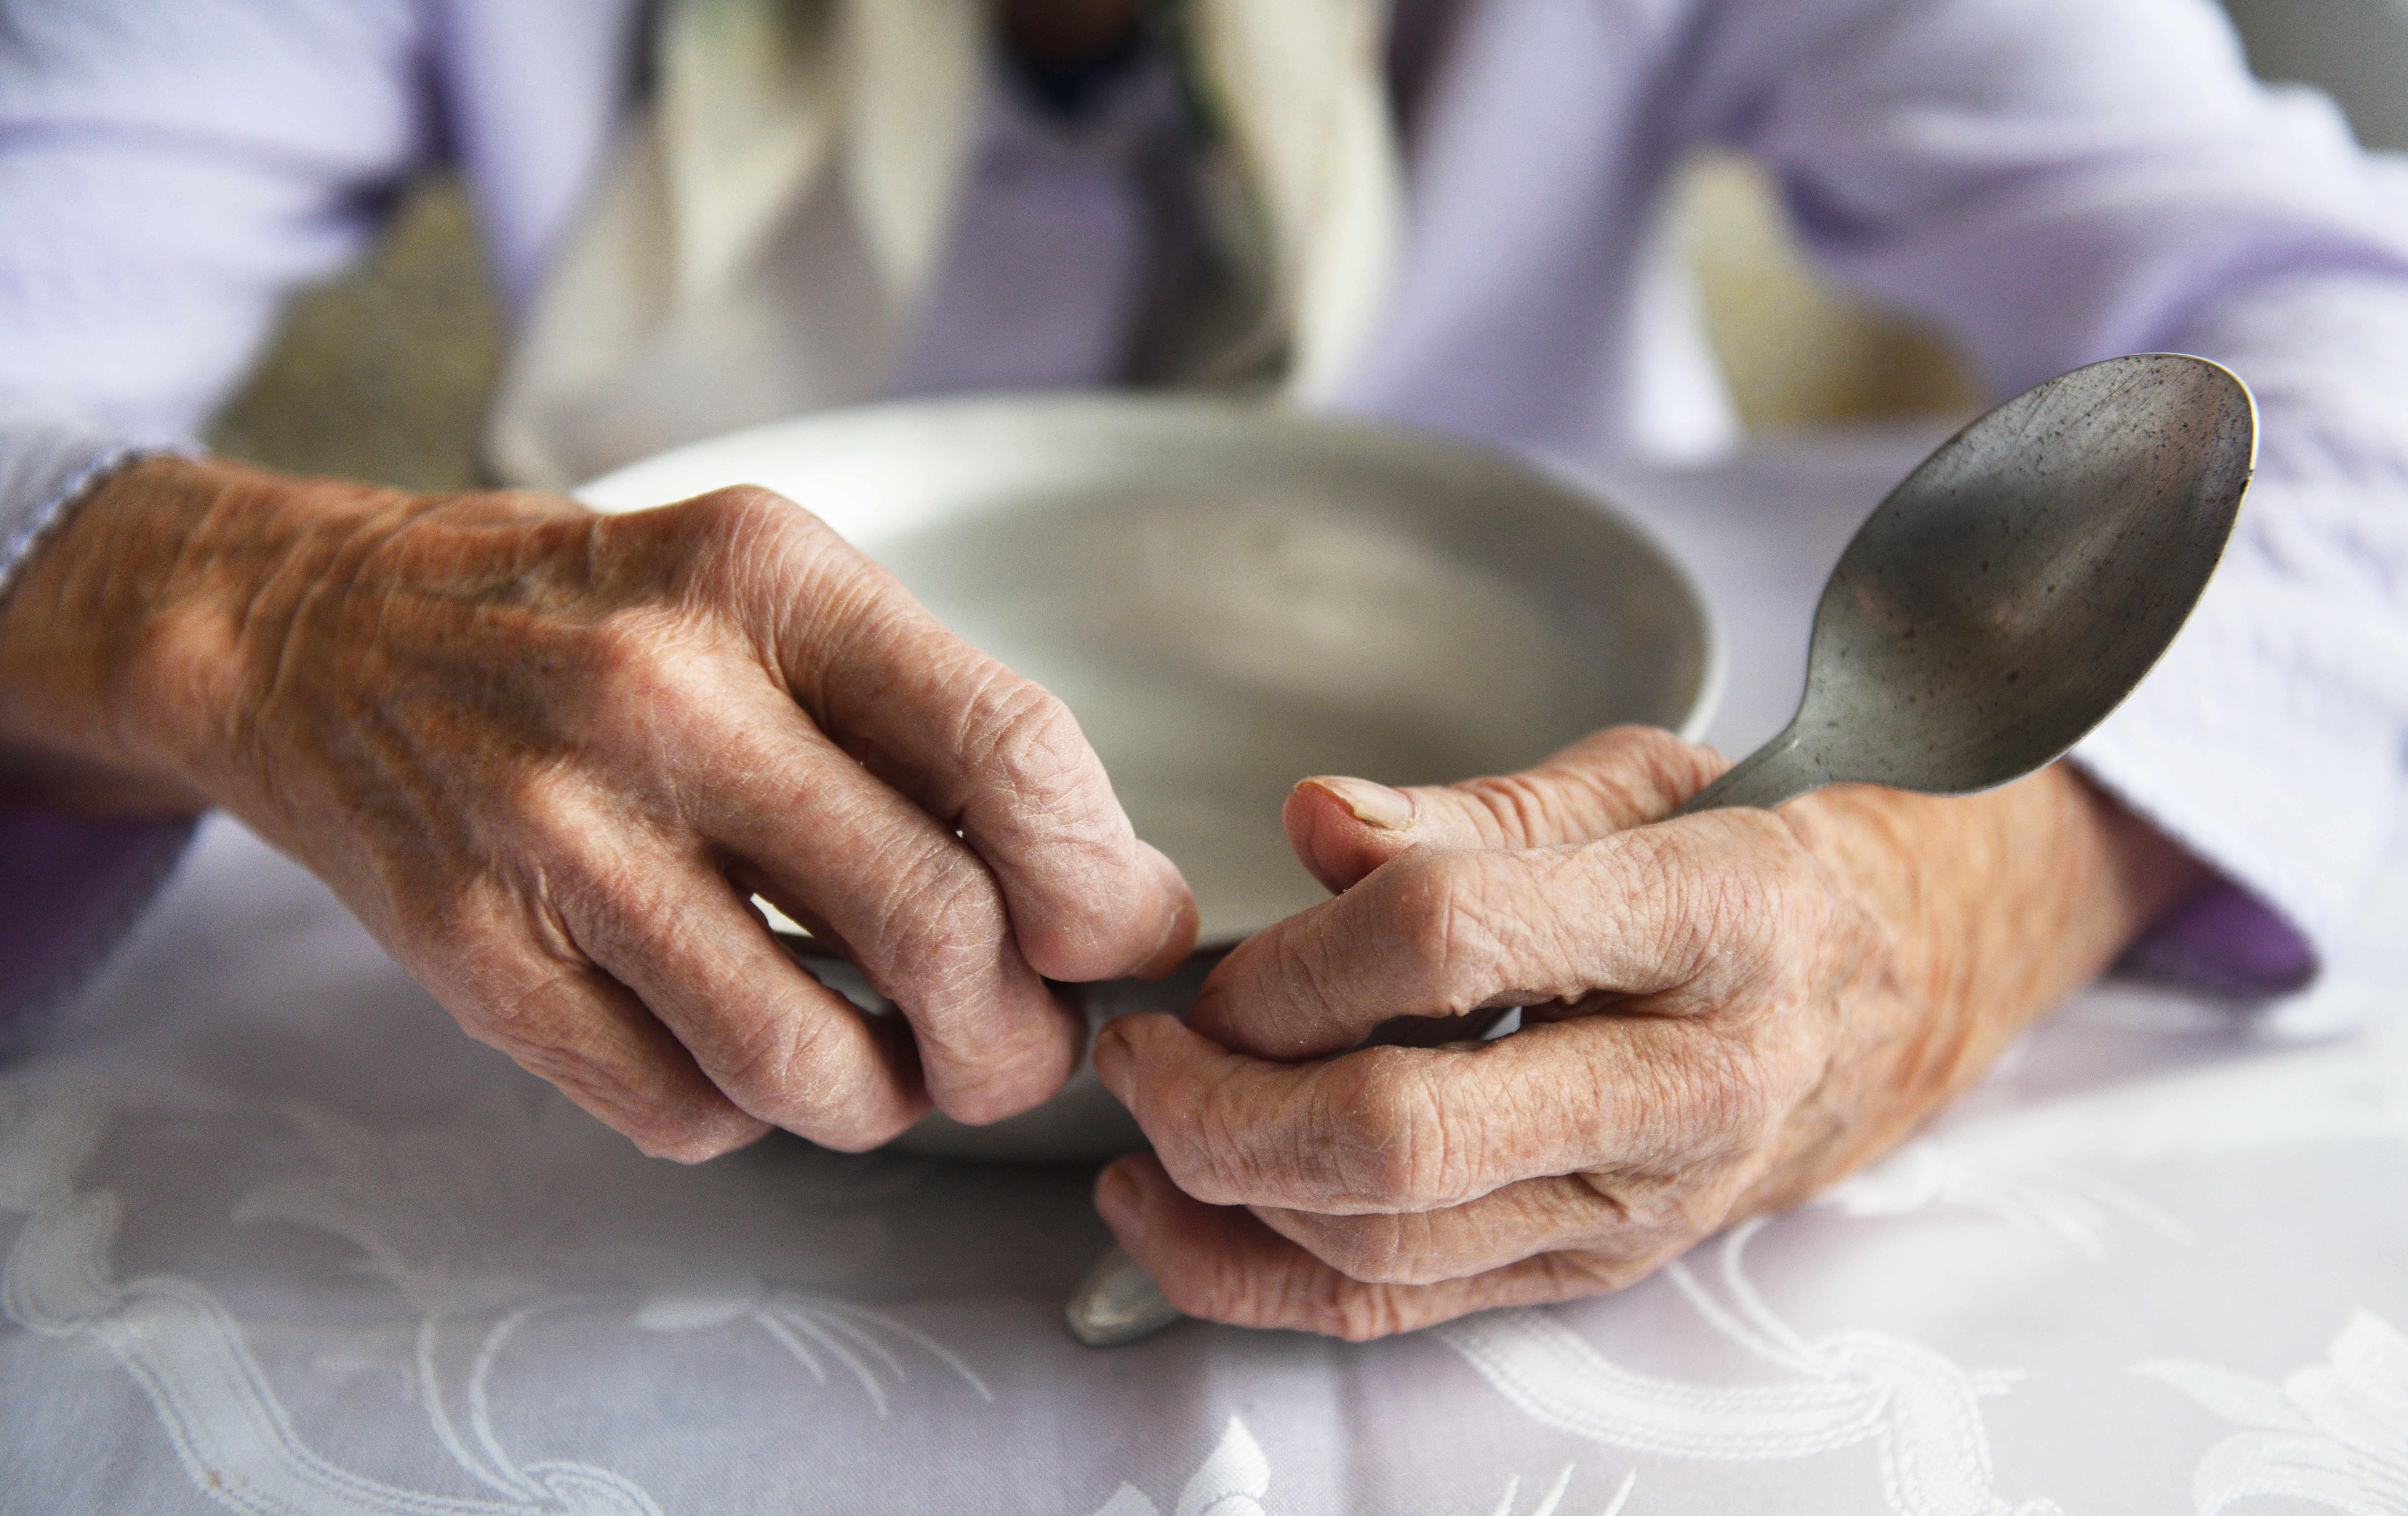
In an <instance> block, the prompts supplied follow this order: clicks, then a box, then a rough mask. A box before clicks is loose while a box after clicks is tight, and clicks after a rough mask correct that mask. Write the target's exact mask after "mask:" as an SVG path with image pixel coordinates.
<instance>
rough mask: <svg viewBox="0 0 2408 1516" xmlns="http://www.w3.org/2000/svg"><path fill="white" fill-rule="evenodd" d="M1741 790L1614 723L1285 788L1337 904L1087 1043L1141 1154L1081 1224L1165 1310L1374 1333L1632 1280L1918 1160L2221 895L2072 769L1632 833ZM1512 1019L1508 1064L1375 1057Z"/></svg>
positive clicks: (1490, 1045)
mask: <svg viewBox="0 0 2408 1516" xmlns="http://www.w3.org/2000/svg"><path fill="white" fill-rule="evenodd" d="M1724 766H1725V765H1724V762H1723V760H1722V759H1721V758H1720V757H1719V756H1718V755H1717V754H1715V753H1714V752H1713V751H1711V750H1708V749H1705V748H1701V747H1698V746H1696V745H1693V744H1689V743H1685V742H1683V741H1681V740H1680V739H1678V738H1676V737H1671V736H1670V735H1669V734H1667V733H1662V732H1656V731H1649V730H1641V729H1636V728H1619V729H1615V730H1613V731H1608V732H1603V733H1600V734H1598V735H1597V736H1596V737H1590V738H1588V739H1587V740H1585V741H1584V742H1582V743H1579V744H1577V745H1575V746H1574V747H1572V748H1570V749H1568V750H1567V751H1564V752H1562V753H1560V754H1558V755H1557V756H1556V757H1555V758H1554V759H1553V760H1551V761H1550V762H1549V763H1547V764H1546V765H1543V766H1541V767H1539V768H1536V769H1532V770H1530V771H1528V772H1527V773H1523V774H1518V775H1514V776H1512V777H1510V778H1505V779H1477V780H1473V781H1471V782H1469V783H1465V784H1458V785H1455V786H1453V787H1451V788H1446V789H1421V790H1414V791H1412V792H1410V793H1405V792H1398V791H1393V790H1385V789H1383V788H1381V787H1379V786H1376V785H1368V784H1365V783H1363V782H1362V781H1360V780H1353V779H1326V780H1309V781H1307V782H1306V783H1305V784H1303V785H1300V786H1298V788H1297V793H1296V794H1295V795H1294V797H1292V798H1291V800H1290V801H1289V805H1288V811H1287V822H1288V831H1289V836H1290V838H1291V840H1292V841H1293V842H1294V844H1295V846H1296V849H1297V855H1298V856H1299V857H1300V858H1302V859H1303V860H1304V861H1305V863H1306V865H1308V866H1309V867H1311V868H1312V870H1313V871H1314V873H1315V874H1316V875H1318V876H1319V877H1320V878H1321V880H1322V881H1323V882H1324V883H1325V884H1326V885H1328V886H1329V887H1330V888H1331V889H1332V890H1334V891H1339V892H1342V893H1340V894H1339V895H1338V897H1337V898H1336V899H1334V900H1331V901H1329V902H1327V903H1326V904H1324V905H1322V906H1318V907H1316V908H1312V909H1311V910H1308V911H1305V912H1303V913H1302V914H1300V915H1297V916H1296V917H1293V918H1291V919H1289V920H1288V921H1286V922H1282V923H1280V924H1279V925H1277V926H1275V927H1273V928H1271V929H1270V930H1269V931H1266V932H1264V933H1262V934H1260V935H1258V936H1256V937H1254V938H1252V939H1250V940H1249V941H1247V942H1246V943H1245V944H1244V945H1243V946H1241V947H1240V948H1239V949H1238V951H1235V952H1233V953H1232V954H1230V956H1229V957H1228V959H1227V960H1226V962H1224V963H1223V964H1222V965H1220V967H1219V968H1218V969H1217V970H1216V971H1215V972H1214V974H1213V976H1212V977H1211V980H1209V981H1208V982H1207V983H1206V985H1205V988H1204V992H1203V994H1202V996H1201V997H1200V999H1199V1000H1198V1002H1197V1006H1196V1007H1195V1008H1194V1009H1193V1011H1192V1012H1191V1013H1190V1015H1189V1017H1188V1020H1187V1023H1186V1024H1184V1025H1183V1024H1182V1023H1180V1022H1179V1021H1178V1020H1176V1019H1174V1018H1172V1017H1168V1016H1159V1015H1156V1016H1131V1017H1125V1018H1123V1019H1121V1020H1119V1021H1116V1022H1114V1023H1111V1025H1110V1026H1108V1027H1107V1028H1106V1029H1105V1030H1104V1032H1103V1034H1102V1035H1101V1036H1100V1037H1098V1039H1097V1048H1096V1051H1095V1060H1096V1066H1097V1070H1098V1071H1099V1072H1100V1073H1101V1074H1102V1076H1103V1078H1104V1080H1105V1081H1106V1083H1107V1084H1109V1085H1110V1086H1111V1089H1112V1090H1113V1092H1114V1093H1115V1094H1118V1095H1119V1096H1120V1098H1121V1099H1122V1101H1123V1102H1124V1103H1125V1104H1127V1105H1128V1106H1129V1108H1131V1109H1132V1110H1133V1111H1134V1112H1135V1113H1136V1115H1137V1118H1138V1120H1139V1122H1140V1124H1141V1125H1142V1126H1143V1127H1144V1129H1145V1132H1146V1135H1147V1136H1148V1137H1150V1138H1152V1139H1153V1142H1154V1150H1155V1151H1154V1155H1147V1156H1140V1157H1132V1158H1125V1159H1123V1160H1121V1161H1120V1162H1118V1163H1117V1164H1115V1165H1114V1166H1111V1168H1109V1169H1107V1170H1106V1171H1105V1173H1104V1175H1103V1177H1102V1179H1101V1180H1099V1182H1098V1185H1097V1205H1098V1207H1099V1209H1101V1210H1102V1212H1103V1215H1104V1217H1105V1219H1106V1221H1107V1222H1109V1223H1111V1227H1112V1230H1113V1232H1114V1233H1115V1234H1116V1235H1117V1236H1118V1237H1119V1238H1120V1240H1121V1243H1122V1245H1123V1246H1125V1248H1126V1249H1127V1250H1128V1251H1129V1252H1130V1253H1131V1254H1132V1255H1134V1256H1135V1258H1136V1259H1137V1260H1138V1262H1139V1263H1140V1264H1141V1265H1143V1266H1145V1267H1146V1269H1147V1270H1148V1271H1149V1272H1151V1273H1152V1274H1153V1275H1154V1279H1155V1280H1157V1281H1158V1282H1159V1283H1160V1284H1161V1286H1162V1288H1163V1291H1164V1293H1165V1294H1167V1295H1168V1297H1169V1299H1170V1300H1171V1302H1172V1303H1173V1304H1175V1305H1177V1306H1178V1307H1179V1308H1180V1309H1182V1310H1184V1311H1186V1312H1188V1313H1189V1314H1191V1315H1197V1316H1203V1317H1207V1318H1211V1319H1212V1320H1216V1321H1225V1322H1235V1323H1244V1324H1249V1325H1257V1326H1286V1327H1300V1328H1304V1329H1307V1330H1312V1331H1318V1332H1326V1333H1333V1334H1337V1335H1340V1336H1344V1337H1374V1336H1378V1335H1380V1334H1383V1333H1387V1332H1395V1331H1402V1330H1408V1329H1411V1328H1412V1327H1416V1326H1421V1325H1425V1324H1427V1323H1432V1322H1438V1321H1443V1320H1445V1319H1447V1318H1448V1317H1451V1316H1455V1315H1459V1314H1461V1313H1462V1312H1465V1311H1469V1310H1476V1309H1482V1308H1484V1307H1490V1306H1500V1305H1509V1304H1517V1303H1532V1302H1541V1301H1553V1300H1563V1299H1569V1298H1572V1297H1576V1296H1580V1295H1586V1294H1598V1293H1600V1292H1603V1291H1607V1290H1612V1289H1615V1288H1617V1287H1619V1286H1621V1285H1624V1284H1627V1283H1629V1282H1631V1281H1632V1280H1637V1279H1639V1278H1641V1277H1642V1276H1644V1275H1645V1274H1647V1273H1649V1272H1650V1271H1652V1270H1653V1269H1655V1268H1656V1267H1657V1266H1660V1265H1662V1264H1664V1263H1665V1262H1666V1261H1668V1260H1670V1259H1671V1258H1673V1257H1675V1256H1677V1255H1678V1254H1679V1253H1680V1252H1681V1251H1683V1250H1684V1249H1686V1248H1687V1247H1689V1246H1690V1245H1691V1244H1693V1243H1695V1242H1697V1241H1698V1240H1699V1239H1700V1238H1701V1237H1705V1236H1707V1235H1708V1234H1710V1233H1712V1232H1713V1231H1714V1230H1716V1229H1717V1228H1719V1227H1721V1226H1723V1225H1725V1224H1726V1223H1729V1222H1732V1221H1736V1220H1738V1219H1740V1218H1742V1217H1744V1216H1746V1215H1748V1214H1750V1213H1751V1212H1755V1211H1760V1210H1765V1209H1773V1208H1777V1207H1781V1206H1785V1205H1788V1204H1791V1203H1793V1202H1796V1201H1798V1200H1800V1199H1802V1198H1804V1197H1805V1196H1807V1195H1809V1194H1813V1192H1814V1191H1815V1190H1816V1189H1817V1188H1819V1187H1821V1186H1822V1185H1825V1184H1828V1183H1829V1182H1830V1181H1831V1180H1835V1179H1837V1178H1839V1177H1840V1176H1842V1174H1844V1173H1846V1172H1847V1171H1848V1170H1849V1169H1851V1168H1852V1167H1854V1166H1857V1165H1859V1164H1862V1163H1864V1162H1865V1161H1867V1160H1868V1159H1870V1158H1871V1157H1873V1156H1875V1155H1876V1154H1878V1153H1880V1152H1881V1151H1883V1150H1884V1149H1885V1148H1887V1147H1888V1146H1890V1145H1891V1144H1893V1143H1895V1142H1896V1141H1898V1140H1899V1138H1900V1137H1903V1136H1904V1135H1905V1134H1906V1133H1907V1132H1908V1131H1909V1130H1910V1129H1911V1128H1913V1127H1914V1124H1915V1123H1917V1122H1919V1121H1921V1120H1922V1119H1923V1118H1924V1117H1926V1116H1927V1115H1928V1114H1929V1113H1931V1112H1932V1111H1933V1110H1934V1109H1935V1108H1937V1107H1939V1106H1940V1105H1941V1104H1942V1102H1944V1101H1946V1100H1947V1099H1948V1098H1949V1097H1950V1096H1951V1095H1952V1094H1956V1093H1957V1092H1958V1091H1960V1090H1962V1089H1963V1088H1964V1087H1965V1086H1966V1085H1967V1083H1968V1082H1970V1081H1971V1080H1973V1079H1975V1078H1976V1077H1978V1076H1979V1075H1980V1073H1981V1072H1982V1070H1983V1069H1984V1068H1985V1066H1987V1065H1988V1064H1989V1063H1990V1061H1991V1060H1992V1059H1993V1058H1994V1057H1995V1056H1996V1055H1997V1054H1998V1053H1999V1051H2000V1049H2001V1048H2002V1047H2004V1046H2005V1045H2006V1043H2007V1042H2008V1041H2009V1040H2010V1039H2011V1038H2013V1037H2014V1036H2015V1035H2016V1034H2017V1032H2019V1031H2020V1030H2021V1029H2022V1028H2023V1027H2024V1026H2025V1025H2026V1024H2027V1023H2029V1022H2030V1021H2031V1019H2032V1018H2033V1017H2034V1016H2036V1015H2037V1014H2038V1013H2040V1012H2041V1011H2042V1010H2044V1009H2046V1008H2049V1007H2050V1006H2052V1005H2054V1004H2055V1003H2056V1002H2057V1000H2058V999H2059V998H2060V997H2061V996H2062V995H2064V994H2066V993H2067V992H2069V991H2070V990H2071V989H2072V988H2074V987H2075V986H2076V985H2078V984H2080V983H2081V982H2083V981H2084V980H2087V979H2089V978H2090V977H2091V976H2092V975H2094V974H2096V973H2097V972H2098V971H2099V970H2100V968H2101V967H2102V966H2103V965H2105V964H2106V963H2107V962H2108V961H2109V960H2110V959H2111V958H2112V957H2113V956H2114V953H2115V952H2116V951H2117V950H2118V949H2119V948H2120V947H2121V946H2122V945H2123V944H2124V943H2125V942H2126V941H2127V940H2128V938H2129V937H2131V936H2132V935H2133V934H2134V933H2135V932H2137V931H2138V930H2139V929H2140V928H2141V927H2143V925H2145V924H2146V923H2147V922H2149V921H2151V920H2153V919H2154V918H2155V917H2156V916H2157V915H2158V914H2159V913H2161V912H2162V911H2163V909H2164V908H2167V907H2168V906H2169V905H2171V903H2173V902H2174V901H2175V900H2176V899H2177V898H2178V897H2179V896H2180V895H2182V894H2185V893H2186V892H2187V891H2188V890H2190V889H2192V888H2194V887H2196V885H2197V884H2198V883H2199V882H2200V880H2202V878H2203V873H2202V871H2201V870H2200V866H2199V865H2197V864H2196V863H2194V862H2192V861H2191V860H2190V859H2189V858H2188V857H2187V855H2186V854H2184V853H2182V852H2181V851H2179V850H2178V849H2176V848H2174V847H2173V845H2172V844H2171V843H2169V842H2166V841H2165V840H2163V839H2162V838H2160V837H2157V834H2155V833H2154V832H2151V831H2150V830H2148V829H2147V828H2146V827H2145V826H2143V824H2142V823H2141V822H2137V821H2136V820H2134V819H2133V818H2132V817H2130V816H2129V815H2128V813H2126V812H2124V811H2123V810H2121V809H2120V808H2117V807H2115V806H2114V805H2113V804H2112V803H2111V802H2109V801H2107V800H2106V799H2105V798H2104V797H2102V796H2100V794H2098V793H2097V792H2095V791H2093V790H2092V789H2091V788H2090V787H2089V785H2088V784H2087V783H2086V781H2085V780H2084V779H2081V778H2080V777H2079V776H2078V775H2076V774H2075V773H2074V772H2073V771H2072V770H2071V769H2069V768H2067V767H2065V766H2064V765H2057V766H2055V767H2052V768H2049V769H2046V770H2044V771H2042V773H2040V774H2037V775H2035V776H2033V777H2032V778H2030V779H2026V780H2024V781H2022V782H2021V783H2018V784H2014V785H2011V786H2008V787H2007V788H2005V789H2002V790H1997V791H1993V792H1991V793H1990V794H1985V795H1980V796H1974V797H1971V798H1967V799H1957V800H1939V799H1931V798H1928V797H1925V796H1919V795H1910V794H1900V793H1899V792H1896V791H1887V790H1877V789H1872V788H1868V787H1847V788H1840V789H1832V790H1826V791H1823V792H1821V793H1819V794H1813V795H1810V796H1807V797H1805V798H1803V799H1800V800H1797V801H1794V802H1792V803H1790V804H1789V805H1786V806H1785V807H1783V808H1781V809H1779V810H1778V811H1764V810H1722V811H1713V812H1707V813H1704V814H1700V815H1697V816H1693V817H1686V818H1683V819H1681V820H1679V821H1672V822H1661V823H1660V824H1647V823H1650V822H1656V821H1657V819H1658V818H1661V817H1663V816H1665V815H1666V814H1667V813H1668V812H1669V811H1670V809H1671V808H1673V807H1674V806H1675V805H1677V804H1678V803H1679V802H1680V801H1681V800H1683V799H1684V798H1685V797H1687V796H1688V795H1689V794H1694V793H1695V792H1696V791H1697V790H1699V788H1701V787H1702V786H1703V785H1704V784H1705V783H1706V782H1707V781H1708V780H1709V779H1712V778H1713V776H1714V775H1716V774H1717V773H1719V772H1720V771H1721V770H1722V768H1723V767H1724ZM1515 1004H1522V1005H1527V1007H1528V1008H1527V1009H1526V1010H1525V1011H1524V1012H1523V1027H1522V1030H1520V1031H1519V1032H1517V1033H1515V1034H1513V1035H1512V1036H1509V1037H1500V1038H1498V1039H1496V1040H1493V1041H1488V1042H1476V1041H1463V1042H1455V1043H1452V1044H1449V1045H1446V1046H1442V1047H1438V1048H1409V1047H1396V1046H1374V1047H1367V1048H1357V1047H1356V1044H1358V1043H1359V1042H1360V1041H1361V1040H1362V1038H1363V1037H1365V1035H1366V1034H1368V1033H1369V1032H1370V1031H1371V1030H1372V1029H1373V1028H1374V1027H1376V1026H1378V1025H1379V1024H1380V1023H1382V1022H1383V1021H1386V1020H1388V1019H1389V1018H1391V1017H1395V1016H1399V1015H1412V1016H1424V1017H1437V1016H1448V1015H1454V1014H1458V1013H1464V1012H1469V1011H1471V1010H1473V1009H1475V1008H1482V1007H1496V1006H1504V1005H1515ZM1349 1049H1355V1051H1347V1050H1349Z"/></svg>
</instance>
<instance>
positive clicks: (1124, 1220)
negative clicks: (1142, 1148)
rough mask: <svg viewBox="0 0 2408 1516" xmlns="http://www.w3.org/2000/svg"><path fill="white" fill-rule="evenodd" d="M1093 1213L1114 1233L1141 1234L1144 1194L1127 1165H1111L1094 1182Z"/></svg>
mask: <svg viewBox="0 0 2408 1516" xmlns="http://www.w3.org/2000/svg"><path fill="white" fill-rule="evenodd" d="M1096 1210H1097V1213H1098V1214H1099V1215H1101V1216H1102V1217H1103V1218H1104V1220H1105V1221H1107V1222H1110V1223H1111V1224H1112V1229H1113V1230H1114V1231H1115V1232H1119V1233H1126V1234H1127V1235H1129V1236H1131V1237H1138V1236H1142V1235H1143V1234H1144V1231H1145V1225H1144V1221H1145V1191H1144V1189H1143V1187H1142V1186H1140V1184H1139V1183H1138V1181H1137V1180H1135V1179H1133V1178H1131V1177H1130V1175H1129V1171H1128V1166H1126V1165H1125V1164H1114V1165H1112V1166H1111V1167H1110V1168H1107V1169H1105V1170H1104V1172H1103V1173H1102V1175H1101V1176H1099V1177H1098V1178H1097V1180H1096Z"/></svg>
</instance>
